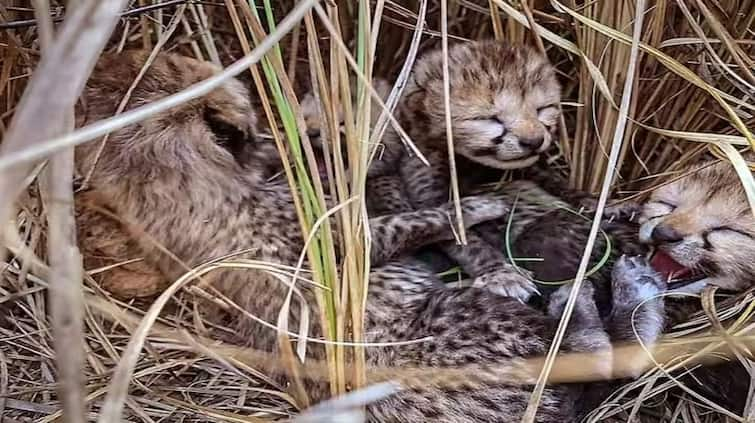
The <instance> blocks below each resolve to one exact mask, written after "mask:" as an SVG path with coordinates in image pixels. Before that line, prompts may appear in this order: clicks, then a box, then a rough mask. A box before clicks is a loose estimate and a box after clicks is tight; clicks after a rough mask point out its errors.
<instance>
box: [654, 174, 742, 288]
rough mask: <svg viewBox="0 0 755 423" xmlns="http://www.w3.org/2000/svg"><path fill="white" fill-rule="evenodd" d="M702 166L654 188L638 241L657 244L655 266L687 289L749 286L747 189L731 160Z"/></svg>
mask: <svg viewBox="0 0 755 423" xmlns="http://www.w3.org/2000/svg"><path fill="white" fill-rule="evenodd" d="M703 166H704V167H703V168H702V169H701V170H694V169H693V168H691V169H688V170H687V171H688V172H689V171H691V172H692V173H690V174H689V175H688V176H685V177H683V178H681V179H678V180H676V181H674V182H672V183H670V184H668V185H665V186H661V187H660V188H658V189H656V190H655V191H653V193H652V194H651V196H650V199H649V200H648V201H647V202H646V203H645V205H644V207H643V210H642V214H641V216H640V222H641V223H642V226H641V228H640V240H641V241H642V242H645V243H648V244H651V245H653V246H655V247H656V253H655V255H654V256H653V261H652V263H653V266H654V267H655V268H656V270H658V271H659V272H661V273H662V274H663V275H665V276H667V277H668V278H669V279H671V280H672V283H673V285H676V286H679V285H683V287H681V288H680V290H681V291H683V292H691V293H699V292H701V291H702V289H703V288H704V287H705V286H706V285H708V284H710V285H716V286H719V287H721V288H723V289H727V290H731V291H740V290H744V289H747V288H750V287H752V285H753V283H755V260H753V258H755V217H753V212H752V210H751V209H750V205H749V204H748V202H747V196H746V194H745V190H744V187H743V186H742V183H741V182H740V179H739V177H738V176H737V174H736V172H735V171H734V169H733V168H732V166H731V164H730V163H728V162H721V163H708V164H706V165H703ZM695 167H701V166H695Z"/></svg>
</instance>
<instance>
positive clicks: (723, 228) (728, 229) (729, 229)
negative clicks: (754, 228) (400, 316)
mask: <svg viewBox="0 0 755 423" xmlns="http://www.w3.org/2000/svg"><path fill="white" fill-rule="evenodd" d="M711 232H735V233H738V234H740V235H742V236H746V237H748V238H753V236H752V234H749V233H747V232H744V231H740V230H739V229H736V228H732V227H730V226H716V227H715V228H713V229H711V230H709V231H708V233H709V234H710V233H711Z"/></svg>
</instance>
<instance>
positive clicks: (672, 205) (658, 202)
mask: <svg viewBox="0 0 755 423" xmlns="http://www.w3.org/2000/svg"><path fill="white" fill-rule="evenodd" d="M648 204H660V205H662V206H666V207H668V208H670V209H671V210H674V209H676V205H675V204H671V203H669V202H667V201H662V200H651V201H649V202H648Z"/></svg>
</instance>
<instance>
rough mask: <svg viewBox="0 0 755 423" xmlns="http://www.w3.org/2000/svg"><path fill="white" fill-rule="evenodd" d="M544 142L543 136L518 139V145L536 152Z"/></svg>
mask: <svg viewBox="0 0 755 423" xmlns="http://www.w3.org/2000/svg"><path fill="white" fill-rule="evenodd" d="M544 141H545V138H544V137H543V136H539V137H533V138H519V144H521V145H523V146H524V147H527V148H529V149H530V150H537V149H538V148H540V147H542V145H543V142H544Z"/></svg>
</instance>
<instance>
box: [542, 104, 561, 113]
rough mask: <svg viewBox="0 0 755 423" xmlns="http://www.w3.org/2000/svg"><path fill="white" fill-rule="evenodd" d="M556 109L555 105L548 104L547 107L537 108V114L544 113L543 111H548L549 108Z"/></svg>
mask: <svg viewBox="0 0 755 423" xmlns="http://www.w3.org/2000/svg"><path fill="white" fill-rule="evenodd" d="M556 107H558V104H557V103H553V104H549V105H547V106H542V107H538V108H537V112H538V113H540V112H542V111H545V110H548V109H551V108H554V109H555V108H556Z"/></svg>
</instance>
